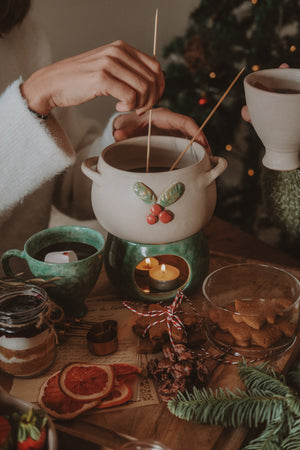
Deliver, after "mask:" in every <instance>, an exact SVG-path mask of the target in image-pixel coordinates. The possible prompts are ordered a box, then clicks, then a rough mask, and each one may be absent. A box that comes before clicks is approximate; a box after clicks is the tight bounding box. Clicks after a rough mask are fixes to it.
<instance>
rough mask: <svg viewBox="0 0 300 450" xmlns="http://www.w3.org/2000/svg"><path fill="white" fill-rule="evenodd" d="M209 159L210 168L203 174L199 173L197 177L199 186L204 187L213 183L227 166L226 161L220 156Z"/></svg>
mask: <svg viewBox="0 0 300 450" xmlns="http://www.w3.org/2000/svg"><path fill="white" fill-rule="evenodd" d="M209 159H210V161H211V163H212V168H211V169H210V171H209V172H206V173H205V174H203V173H201V175H200V177H199V182H200V183H201V184H205V185H206V186H209V185H210V184H211V183H212V182H213V181H215V180H216V179H217V178H218V176H220V175H221V173H223V172H224V171H225V169H226V168H227V165H228V163H227V161H226V159H224V158H222V157H221V156H210V157H209Z"/></svg>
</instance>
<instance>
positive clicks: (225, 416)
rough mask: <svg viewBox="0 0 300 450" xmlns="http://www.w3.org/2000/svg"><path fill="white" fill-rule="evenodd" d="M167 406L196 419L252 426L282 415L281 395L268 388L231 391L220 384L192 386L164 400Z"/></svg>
mask: <svg viewBox="0 0 300 450" xmlns="http://www.w3.org/2000/svg"><path fill="white" fill-rule="evenodd" d="M168 408H169V410H170V411H171V412H172V413H173V414H174V415H176V416H177V417H180V418H181V419H186V420H190V421H193V422H196V423H206V424H210V425H222V426H224V427H238V426H240V425H247V426H249V427H253V426H254V427H256V426H258V425H259V424H260V423H262V422H273V421H278V420H280V419H281V418H282V417H283V415H284V410H285V400H284V397H279V396H277V397H275V396H274V395H273V393H272V392H266V391H259V390H257V389H253V390H252V391H248V392H244V391H241V390H239V389H236V390H235V391H234V392H231V391H230V390H229V389H226V390H223V389H222V388H219V389H217V390H216V391H213V390H212V389H205V388H203V389H201V390H198V389H196V388H194V390H193V393H191V394H190V393H185V394H183V393H179V394H178V396H177V397H176V398H174V399H172V400H170V401H169V402H168Z"/></svg>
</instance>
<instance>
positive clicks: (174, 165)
mask: <svg viewBox="0 0 300 450" xmlns="http://www.w3.org/2000/svg"><path fill="white" fill-rule="evenodd" d="M244 70H245V67H243V68H242V70H241V71H240V72H239V73H238V74H237V76H236V77H235V79H234V80H233V81H232V82H231V84H230V86H229V87H228V88H227V89H226V91H225V92H224V94H223V95H222V97H221V98H220V100H219V101H218V103H217V104H216V106H215V107H214V108H213V109H212V111H211V112H210V113H209V115H208V116H207V118H206V119H205V120H204V122H203V124H202V125H201V127H200V128H199V130H198V131H197V133H196V134H195V136H194V137H193V139H192V140H191V141H190V142H189V144H188V145H187V146H186V148H185V149H184V150H183V152H182V153H181V154H180V155H179V156H178V158H177V159H176V161H175V162H174V164H173V165H172V167H171V168H170V169H169V170H173V169H174V168H175V167H176V165H177V164H178V163H179V161H180V160H181V158H182V157H183V155H184V154H185V152H186V151H187V150H188V149H189V148H190V146H191V145H192V143H193V142H194V141H195V139H196V138H197V137H198V135H199V134H200V133H201V131H202V130H203V128H204V127H205V125H206V124H207V122H208V121H209V119H210V118H211V116H212V115H213V114H214V112H215V111H216V109H217V108H218V107H219V106H220V104H221V103H222V101H223V100H224V98H225V97H226V95H227V94H228V92H229V91H230V89H231V88H232V86H233V85H234V84H235V83H236V81H237V80H238V78H239V77H240V76H241V75H242V73H243V72H244Z"/></svg>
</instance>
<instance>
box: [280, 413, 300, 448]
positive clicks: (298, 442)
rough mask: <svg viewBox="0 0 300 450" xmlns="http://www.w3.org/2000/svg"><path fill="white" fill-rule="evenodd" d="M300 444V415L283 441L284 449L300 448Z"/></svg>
mask: <svg viewBox="0 0 300 450" xmlns="http://www.w3.org/2000/svg"><path fill="white" fill-rule="evenodd" d="M299 446H300V417H299V418H298V419H297V420H295V422H294V425H293V427H292V428H291V429H290V431H289V434H288V436H287V437H286V438H285V439H284V440H283V441H282V442H281V448H282V450H299Z"/></svg>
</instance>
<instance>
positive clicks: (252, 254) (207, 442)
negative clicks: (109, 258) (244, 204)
mask: <svg viewBox="0 0 300 450" xmlns="http://www.w3.org/2000/svg"><path fill="white" fill-rule="evenodd" d="M205 233H206V236H207V239H208V247H209V250H210V268H209V271H211V270H214V269H215V268H217V267H220V266H222V265H225V264H230V263H234V262H238V261H246V260H251V261H253V260H254V261H260V262H265V263H271V264H274V265H275V266H280V267H284V268H286V269H287V270H288V271H290V272H291V273H293V274H294V275H295V276H297V277H298V278H299V279H300V261H297V260H295V259H293V258H291V257H290V256H288V255H286V254H284V253H282V252H280V251H279V250H277V249H275V248H272V247H270V246H269V245H267V244H265V243H263V242H262V241H259V240H258V239H256V238H255V237H253V236H250V235H248V234H247V233H244V232H242V231H240V230H239V229H238V228H236V227H233V226H232V225H231V224H229V223H227V222H225V221H223V220H221V219H218V218H217V217H213V219H212V220H211V222H210V224H209V225H208V226H207V227H206V229H205ZM101 277H102V281H101V285H102V286H103V278H104V277H106V275H105V272H104V273H102V274H101ZM104 284H105V283H104ZM106 285H107V289H108V290H109V284H108V281H106ZM299 351H300V345H299V340H298V341H297V342H296V344H295V345H294V347H293V348H292V349H291V350H290V351H288V352H287V353H286V354H284V355H283V356H282V357H281V358H279V359H278V360H277V362H276V365H277V367H278V369H279V370H284V369H286V368H287V367H288V366H289V365H290V364H291V363H292V362H294V361H295V359H296V358H297V357H298V354H299ZM3 381H4V379H2V383H3ZM6 381H7V380H6ZM0 382H1V378H0ZM238 383H239V378H238V375H237V368H236V366H229V365H224V364H219V365H218V366H217V367H216V369H215V370H214V372H213V374H212V378H211V381H210V386H215V387H216V386H222V387H224V386H228V387H229V388H232V389H233V388H234V387H236V386H237V385H238ZM62 425H64V424H62ZM67 426H70V427H71V430H72V431H73V432H74V435H76V434H78V433H79V435H80V434H81V433H83V434H85V435H86V436H89V438H90V440H91V441H93V439H92V436H93V435H97V434H98V436H100V435H101V436H102V437H103V439H102V440H103V448H105V449H106V448H112V449H117V448H119V446H120V445H121V444H122V443H123V442H124V438H122V437H120V436H119V435H114V436H112V435H111V434H108V436H106V435H105V433H106V431H105V430H103V429H101V428H100V427H104V428H108V429H109V430H112V431H114V432H118V433H121V434H122V435H127V436H132V437H135V438H140V439H153V440H157V441H160V442H162V443H164V444H165V445H167V446H169V447H170V449H171V450H185V449H188V448H189V449H191V450H194V449H201V450H211V449H214V450H217V449H222V450H226V449H228V450H238V449H239V448H241V446H242V443H243V441H244V439H245V437H246V434H247V430H246V429H244V428H238V429H234V430H225V429H223V428H222V427H217V426H207V425H198V424H194V423H190V422H187V421H184V420H181V419H178V418H177V417H175V416H174V415H172V414H171V413H170V412H169V410H168V409H167V407H166V405H165V404H164V403H160V404H157V405H151V406H143V407H139V408H132V409H128V410H122V411H110V412H108V411H107V412H105V413H103V414H100V415H99V414H94V415H92V414H91V415H89V416H87V417H84V416H83V417H82V418H80V421H78V420H77V421H76V425H74V426H72V423H70V424H67ZM58 434H59V448H61V449H63V450H68V449H69V448H70V449H71V448H73V449H74V448H76V450H81V449H84V450H93V449H96V448H97V449H99V448H101V447H99V445H95V444H93V443H92V442H89V443H87V442H86V441H82V440H80V439H79V437H78V436H79V435H78V436H77V437H76V436H73V437H72V438H71V437H68V438H67V437H66V436H67V435H65V434H62V433H61V432H58Z"/></svg>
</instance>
